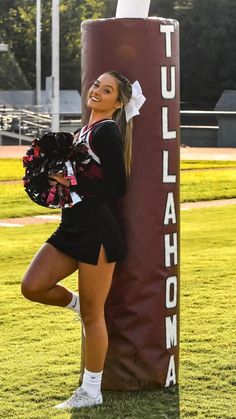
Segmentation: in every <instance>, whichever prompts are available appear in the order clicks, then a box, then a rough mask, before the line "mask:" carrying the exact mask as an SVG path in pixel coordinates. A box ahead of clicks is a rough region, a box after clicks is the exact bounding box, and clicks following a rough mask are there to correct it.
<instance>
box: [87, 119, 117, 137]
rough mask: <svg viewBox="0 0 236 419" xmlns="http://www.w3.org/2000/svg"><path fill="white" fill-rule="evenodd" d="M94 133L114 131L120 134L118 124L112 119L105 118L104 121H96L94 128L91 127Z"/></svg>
mask: <svg viewBox="0 0 236 419" xmlns="http://www.w3.org/2000/svg"><path fill="white" fill-rule="evenodd" d="M93 132H94V133H97V134H98V133H103V134H104V133H105V132H108V133H112V132H113V133H115V134H116V135H120V128H119V126H118V124H117V123H116V121H114V119H106V120H104V121H101V122H97V123H96V124H95V125H94V129H93Z"/></svg>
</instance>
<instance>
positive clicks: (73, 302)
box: [65, 291, 80, 313]
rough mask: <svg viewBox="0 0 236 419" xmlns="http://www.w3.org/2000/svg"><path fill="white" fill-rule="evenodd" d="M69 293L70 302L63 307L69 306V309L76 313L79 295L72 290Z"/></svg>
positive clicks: (78, 305) (78, 308)
mask: <svg viewBox="0 0 236 419" xmlns="http://www.w3.org/2000/svg"><path fill="white" fill-rule="evenodd" d="M71 294H72V298H71V302H70V303H69V304H68V305H67V306H65V308H69V309H70V310H73V311H75V312H76V313H80V303H79V295H78V294H76V293H75V292H72V291H71Z"/></svg>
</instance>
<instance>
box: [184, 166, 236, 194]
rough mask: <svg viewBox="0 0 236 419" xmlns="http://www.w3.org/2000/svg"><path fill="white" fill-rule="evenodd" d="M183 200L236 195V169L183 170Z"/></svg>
mask: <svg viewBox="0 0 236 419" xmlns="http://www.w3.org/2000/svg"><path fill="white" fill-rule="evenodd" d="M180 179H181V186H180V195H181V202H192V201H207V200H211V199H223V198H235V197H236V169H228V170H225V169H218V170H214V169H213V170H210V169H209V170H198V171H182V172H181V176H180Z"/></svg>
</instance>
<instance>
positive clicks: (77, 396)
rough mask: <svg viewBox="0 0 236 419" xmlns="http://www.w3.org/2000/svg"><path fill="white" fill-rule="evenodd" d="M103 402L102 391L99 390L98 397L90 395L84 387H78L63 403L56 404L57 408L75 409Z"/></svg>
mask: <svg viewBox="0 0 236 419" xmlns="http://www.w3.org/2000/svg"><path fill="white" fill-rule="evenodd" d="M102 403H103V398H102V393H101V392H99V393H98V395H97V396H96V397H90V396H89V395H88V393H87V391H86V390H84V389H83V388H82V387H79V388H77V389H76V390H75V391H74V393H73V395H72V396H71V397H70V398H69V399H68V400H66V401H65V402H63V403H60V404H57V405H56V406H54V408H56V409H73V408H77V409H79V408H80V407H89V406H95V405H99V404H102Z"/></svg>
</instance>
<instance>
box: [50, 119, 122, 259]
mask: <svg viewBox="0 0 236 419" xmlns="http://www.w3.org/2000/svg"><path fill="white" fill-rule="evenodd" d="M75 134H77V136H79V138H80V140H81V139H82V140H83V141H84V142H85V143H86V145H87V147H88V152H89V154H90V156H91V157H92V158H91V159H90V162H89V165H88V168H87V169H86V170H84V171H83V172H82V173H80V174H79V175H78V176H77V185H71V186H70V190H71V192H77V193H78V194H79V195H80V196H82V200H81V201H80V202H78V203H77V204H75V205H74V206H72V207H71V208H65V209H62V219H61V223H60V225H59V227H58V228H57V230H56V231H55V232H54V233H53V234H52V235H51V237H49V239H48V240H47V243H50V244H51V245H52V246H54V247H55V248H57V249H58V250H60V251H62V252H63V253H65V254H67V255H68V256H71V257H72V258H74V259H76V260H78V261H81V262H85V263H90V264H92V265H97V263H98V257H99V252H100V247H101V244H103V246H104V248H105V252H106V257H107V260H108V262H115V261H116V262H118V261H122V260H123V259H124V257H125V255H126V249H125V245H124V242H123V239H122V236H121V232H120V228H119V226H118V223H117V220H116V218H115V216H114V214H113V212H112V210H111V208H110V206H109V200H112V199H113V198H121V197H123V196H124V194H125V191H126V173H125V165H124V158H123V151H122V142H121V136H120V131H119V127H118V125H117V124H116V123H115V121H113V120H109V119H107V120H102V121H98V122H95V123H94V124H92V125H91V126H90V127H88V126H87V125H86V126H85V127H83V128H82V130H81V131H80V132H79V133H78V132H76V133H75Z"/></svg>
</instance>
